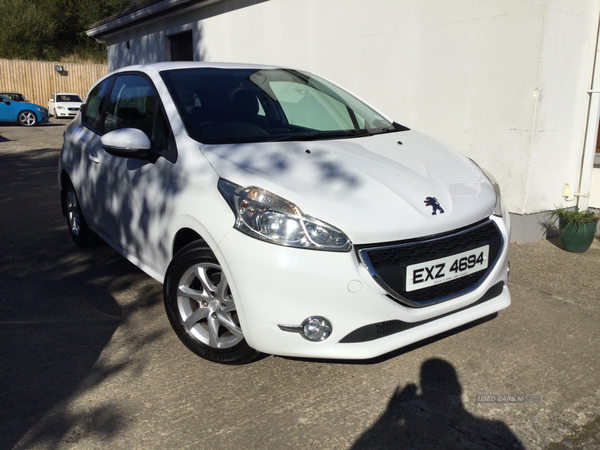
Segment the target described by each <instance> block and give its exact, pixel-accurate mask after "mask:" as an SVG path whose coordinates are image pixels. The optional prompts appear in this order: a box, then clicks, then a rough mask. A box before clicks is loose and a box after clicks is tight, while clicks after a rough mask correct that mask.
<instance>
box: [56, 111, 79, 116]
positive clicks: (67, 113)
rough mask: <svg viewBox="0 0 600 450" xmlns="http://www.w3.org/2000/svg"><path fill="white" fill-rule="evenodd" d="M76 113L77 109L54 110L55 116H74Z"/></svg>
mask: <svg viewBox="0 0 600 450" xmlns="http://www.w3.org/2000/svg"><path fill="white" fill-rule="evenodd" d="M76 115H77V111H61V110H58V109H57V110H55V116H56V117H75V116H76Z"/></svg>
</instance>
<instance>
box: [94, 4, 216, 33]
mask: <svg viewBox="0 0 600 450" xmlns="http://www.w3.org/2000/svg"><path fill="white" fill-rule="evenodd" d="M218 1H221V0H141V1H140V2H138V3H135V4H133V5H131V6H130V7H129V8H126V9H124V10H123V11H121V12H119V13H117V14H113V15H112V16H109V17H107V18H106V19H103V20H101V21H99V22H96V23H94V24H92V25H91V26H90V29H89V30H87V31H86V34H87V35H88V36H91V37H94V38H96V39H102V38H104V37H105V36H107V35H109V34H111V33H114V32H116V31H119V30H122V29H124V28H128V27H130V26H132V25H137V24H140V23H143V22H147V21H150V20H152V19H156V18H159V17H160V18H163V17H164V16H165V15H166V14H170V13H173V12H177V11H180V10H182V9H185V8H190V7H194V6H206V5H209V4H212V3H216V2H218Z"/></svg>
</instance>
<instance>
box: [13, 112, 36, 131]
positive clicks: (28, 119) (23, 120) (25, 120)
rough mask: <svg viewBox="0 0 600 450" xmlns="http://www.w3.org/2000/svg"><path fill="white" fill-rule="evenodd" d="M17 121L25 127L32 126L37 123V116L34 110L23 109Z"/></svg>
mask: <svg viewBox="0 0 600 450" xmlns="http://www.w3.org/2000/svg"><path fill="white" fill-rule="evenodd" d="M17 122H18V123H19V125H21V126H23V127H32V126H34V125H35V124H36V123H37V116H36V115H35V113H34V112H32V111H27V110H25V111H21V112H20V113H19V116H18V117H17Z"/></svg>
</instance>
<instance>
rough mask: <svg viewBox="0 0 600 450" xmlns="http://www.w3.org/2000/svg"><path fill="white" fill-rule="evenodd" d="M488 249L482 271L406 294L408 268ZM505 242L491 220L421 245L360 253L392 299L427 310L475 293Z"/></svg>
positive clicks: (364, 249) (368, 249) (401, 244)
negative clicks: (472, 291) (459, 296)
mask: <svg viewBox="0 0 600 450" xmlns="http://www.w3.org/2000/svg"><path fill="white" fill-rule="evenodd" d="M484 245H489V264H488V267H487V269H485V270H481V271H479V272H475V273H472V274H469V275H467V276H464V277H462V278H458V279H456V280H451V281H448V282H446V283H441V284H438V285H434V286H431V287H427V288H423V289H419V290H415V291H410V292H407V291H406V289H405V288H406V268H407V266H410V265H413V264H418V263H421V262H425V261H431V260H435V259H438V258H444V257H447V256H452V255H456V254H458V253H462V252H465V251H469V250H473V249H476V248H478V247H481V246H484ZM502 246H503V240H502V235H501V233H500V231H499V230H498V227H497V226H496V224H495V223H494V222H493V221H491V220H486V221H484V222H481V223H478V224H475V225H473V226H472V227H469V228H467V229H463V230H459V231H454V232H451V233H447V234H445V235H438V236H432V237H429V238H427V239H424V240H421V241H409V242H398V243H393V244H389V245H382V246H378V247H373V246H361V247H360V248H358V249H357V250H358V253H359V255H360V258H361V260H362V261H363V263H364V264H365V265H366V266H367V268H368V269H369V271H370V272H371V275H373V277H374V278H375V279H376V280H377V282H378V283H379V284H380V285H381V286H382V287H383V288H384V289H385V290H386V291H387V292H388V293H389V294H390V297H391V298H392V299H393V300H395V301H397V302H400V303H403V304H406V305H409V306H415V307H420V306H427V305H431V304H433V303H438V302H441V301H445V300H449V299H450V298H453V297H456V296H458V295H462V294H464V293H466V292H469V291H471V290H473V289H475V288H476V287H477V286H479V285H480V284H481V282H482V281H483V280H484V279H485V278H486V277H487V275H488V274H489V273H490V271H491V270H492V269H493V267H494V265H495V264H496V262H497V260H498V256H499V255H500V252H501V250H502Z"/></svg>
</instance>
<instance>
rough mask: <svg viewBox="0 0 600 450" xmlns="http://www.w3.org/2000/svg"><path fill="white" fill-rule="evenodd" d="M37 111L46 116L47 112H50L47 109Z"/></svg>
mask: <svg viewBox="0 0 600 450" xmlns="http://www.w3.org/2000/svg"><path fill="white" fill-rule="evenodd" d="M37 110H38V111H39V112H41V113H42V114H46V112H47V111H48V110H47V109H46V108H37Z"/></svg>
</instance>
